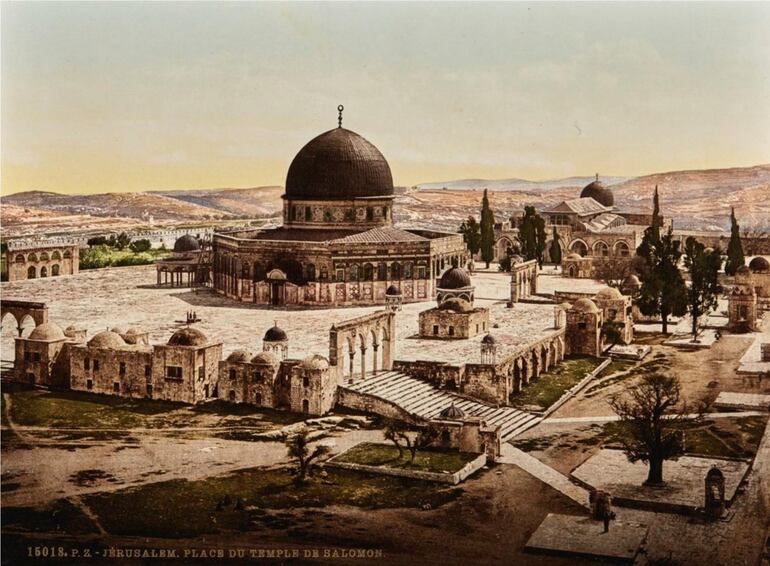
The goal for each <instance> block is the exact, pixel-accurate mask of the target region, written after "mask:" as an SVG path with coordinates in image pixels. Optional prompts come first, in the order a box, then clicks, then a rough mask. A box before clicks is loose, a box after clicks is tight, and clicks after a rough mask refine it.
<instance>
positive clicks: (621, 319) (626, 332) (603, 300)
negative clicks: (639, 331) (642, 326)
mask: <svg viewBox="0 0 770 566" xmlns="http://www.w3.org/2000/svg"><path fill="white" fill-rule="evenodd" d="M593 302H594V303H596V306H597V307H599V309H601V311H602V319H603V322H608V321H611V322H616V323H617V324H618V327H619V330H620V342H621V343H623V344H630V343H631V342H633V341H634V317H633V306H632V301H631V297H629V296H628V295H622V294H621V293H620V291H618V290H617V289H615V288H614V287H605V288H604V289H602V290H601V291H599V292H598V293H597V294H596V295H594V297H593Z"/></svg>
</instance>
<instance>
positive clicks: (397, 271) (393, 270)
mask: <svg viewBox="0 0 770 566" xmlns="http://www.w3.org/2000/svg"><path fill="white" fill-rule="evenodd" d="M390 278H391V279H393V280H398V279H401V264H400V263H398V262H397V261H394V262H393V263H391V264H390Z"/></svg>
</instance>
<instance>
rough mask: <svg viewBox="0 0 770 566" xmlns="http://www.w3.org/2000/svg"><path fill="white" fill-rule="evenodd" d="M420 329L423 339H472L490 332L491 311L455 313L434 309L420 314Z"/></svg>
mask: <svg viewBox="0 0 770 566" xmlns="http://www.w3.org/2000/svg"><path fill="white" fill-rule="evenodd" d="M419 327H420V336H422V337H423V338H450V339H451V338H472V337H474V336H477V335H478V334H481V333H484V332H487V331H488V330H489V309H485V308H475V309H473V310H472V311H470V312H455V311H453V310H449V309H441V308H438V307H437V308H432V309H429V310H426V311H422V312H421V313H420V315H419Z"/></svg>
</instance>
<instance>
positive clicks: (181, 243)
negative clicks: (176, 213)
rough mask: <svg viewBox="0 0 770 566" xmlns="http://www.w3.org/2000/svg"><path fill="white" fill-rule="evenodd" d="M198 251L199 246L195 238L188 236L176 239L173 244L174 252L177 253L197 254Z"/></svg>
mask: <svg viewBox="0 0 770 566" xmlns="http://www.w3.org/2000/svg"><path fill="white" fill-rule="evenodd" d="M200 249H201V245H200V243H199V242H198V240H197V238H195V237H194V236H191V235H190V234H185V235H184V236H182V237H180V238H177V241H176V242H174V251H175V252H177V253H181V252H197V251H198V250H200Z"/></svg>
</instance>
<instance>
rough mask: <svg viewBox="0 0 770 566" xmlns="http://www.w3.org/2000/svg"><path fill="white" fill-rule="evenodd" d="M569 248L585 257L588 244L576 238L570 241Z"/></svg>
mask: <svg viewBox="0 0 770 566" xmlns="http://www.w3.org/2000/svg"><path fill="white" fill-rule="evenodd" d="M569 250H570V251H571V252H574V253H576V254H578V255H579V256H581V257H585V256H587V255H588V244H586V243H585V242H584V241H583V240H582V239H580V238H576V239H574V240H572V242H571V243H570V245H569Z"/></svg>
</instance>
